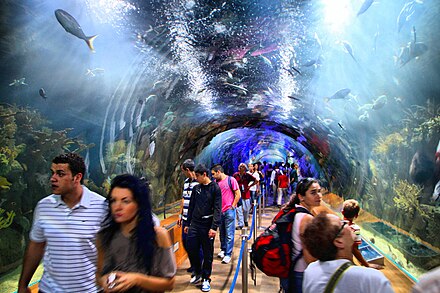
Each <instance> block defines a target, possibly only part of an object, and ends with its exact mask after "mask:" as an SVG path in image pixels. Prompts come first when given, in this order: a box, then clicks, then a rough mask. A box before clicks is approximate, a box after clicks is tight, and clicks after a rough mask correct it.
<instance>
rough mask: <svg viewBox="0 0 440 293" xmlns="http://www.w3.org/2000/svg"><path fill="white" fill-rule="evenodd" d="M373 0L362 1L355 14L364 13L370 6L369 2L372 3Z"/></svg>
mask: <svg viewBox="0 0 440 293" xmlns="http://www.w3.org/2000/svg"><path fill="white" fill-rule="evenodd" d="M373 2H374V0H365V1H364V3H362V6H361V8H360V9H359V11H358V13H357V14H356V16H359V15H361V14H362V13H364V12H365V11H367V10H368V8H370V6H371V4H373Z"/></svg>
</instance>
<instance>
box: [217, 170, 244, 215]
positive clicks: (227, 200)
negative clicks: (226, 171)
mask: <svg viewBox="0 0 440 293" xmlns="http://www.w3.org/2000/svg"><path fill="white" fill-rule="evenodd" d="M228 177H230V176H226V178H225V179H223V180H221V181H218V182H217V184H218V186H219V187H220V190H221V191H222V213H224V212H226V211H227V210H229V209H230V208H231V207H232V203H233V202H234V199H235V193H234V192H233V191H232V190H238V189H239V188H240V187H239V186H238V182H237V180H235V178H234V177H230V178H231V186H232V190H231V187H230V186H229V180H228Z"/></svg>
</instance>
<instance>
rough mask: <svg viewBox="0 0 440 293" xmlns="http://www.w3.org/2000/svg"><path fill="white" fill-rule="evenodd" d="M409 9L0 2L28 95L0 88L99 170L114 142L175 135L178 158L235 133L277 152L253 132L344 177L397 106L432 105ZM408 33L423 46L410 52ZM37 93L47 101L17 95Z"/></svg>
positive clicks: (420, 16)
mask: <svg viewBox="0 0 440 293" xmlns="http://www.w3.org/2000/svg"><path fill="white" fill-rule="evenodd" d="M365 3H369V1H365ZM410 3H411V5H408V6H405V5H403V4H402V3H396V2H392V3H376V2H375V3H374V4H372V5H371V7H370V6H368V7H366V9H365V7H363V6H362V5H363V4H364V1H361V0H358V1H342V0H341V1H272V0H253V1H247V0H241V1H240V0H235V1H193V0H186V1H168V0H166V1H165V0H151V1H134V0H132V1H121V0H108V1H98V0H94V1H92V0H87V1H86V0H84V1H75V2H70V1H59V2H54V1H40V2H38V3H37V1H28V2H26V1H14V2H12V1H6V2H5V3H3V4H2V5H3V6H4V8H5V9H2V11H3V17H2V21H3V23H4V24H7V25H8V27H11V28H13V29H11V30H10V31H8V30H3V32H2V35H3V38H2V40H3V42H2V46H1V50H2V52H3V54H2V55H3V58H2V60H3V61H4V62H3V66H6V67H7V69H8V70H9V74H10V75H11V76H14V77H16V78H19V77H23V76H26V80H27V81H28V83H29V84H30V85H32V87H31V86H27V87H19V90H20V91H19V90H17V89H16V88H15V87H7V88H6V90H5V91H4V92H5V93H6V95H8V96H9V97H10V101H13V102H17V103H22V104H26V105H29V106H34V107H36V108H38V109H40V110H41V111H42V112H43V113H44V114H45V115H47V116H48V117H49V118H50V119H51V120H53V121H54V123H55V124H56V125H58V126H59V127H63V126H64V127H71V126H72V125H71V124H72V123H74V124H75V125H77V126H78V127H76V129H81V130H80V131H78V132H79V133H80V134H84V135H86V136H89V137H93V139H94V142H95V143H96V145H97V146H99V147H97V148H96V149H98V151H97V152H99V157H100V165H101V170H102V172H103V173H104V174H106V172H107V171H108V166H106V165H105V163H104V157H105V152H106V151H108V144H109V143H110V144H114V143H115V141H118V140H121V139H123V140H125V141H127V145H129V146H132V145H137V146H139V145H142V143H144V145H148V146H147V147H148V148H149V149H150V156H152V155H153V153H154V147H155V144H154V143H155V142H156V141H157V140H158V138H159V137H162V138H164V137H172V136H173V135H174V136H179V139H178V142H179V143H181V146H180V147H179V151H178V153H179V159H180V160H181V159H183V158H185V157H187V156H193V155H196V154H198V153H200V152H202V151H203V149H204V148H206V147H208V145H209V143H210V142H211V140H212V139H214V138H215V137H216V136H217V135H218V134H220V133H222V132H224V131H228V130H232V129H242V128H248V129H254V130H255V131H254V133H255V135H253V136H252V135H247V136H244V137H242V139H247V140H252V141H253V144H254V145H258V142H260V141H271V143H268V144H267V148H268V150H270V149H277V148H279V149H278V151H280V148H283V147H286V144H283V143H279V142H278V139H279V137H278V136H276V135H267V136H265V134H264V133H265V131H267V132H268V133H272V132H278V133H280V134H283V135H286V136H288V137H290V138H292V139H293V140H295V141H296V143H297V144H301V145H302V146H304V147H305V148H306V149H308V150H309V151H310V152H311V154H312V156H313V157H314V159H316V161H317V162H319V165H321V167H323V168H325V169H326V170H327V171H326V172H329V170H330V169H332V170H338V172H340V174H339V176H341V177H344V175H347V174H349V173H350V172H351V171H352V170H353V169H356V168H361V169H362V168H364V167H365V166H366V164H367V162H365V161H364V159H365V157H366V155H365V154H366V153H367V152H368V151H369V149H371V148H372V145H373V144H374V143H375V140H374V139H373V137H376V136H378V135H380V134H381V133H383V132H384V131H385V130H387V129H392V128H397V127H398V126H401V125H402V123H401V121H404V119H405V118H407V115H408V113H409V112H411V111H408V109H409V108H410V107H411V105H413V104H417V103H418V104H422V105H426V104H427V103H432V101H433V100H434V101H436V99H437V100H438V92H439V85H438V83H435V82H432V81H435V80H438V78H439V72H438V70H432V69H433V68H434V69H435V68H437V69H438V65H439V56H440V54H438V51H436V50H435V48H434V46H433V44H437V43H438V41H440V40H439V37H438V34H430V32H429V31H428V30H427V29H425V27H428V25H427V24H428V23H429V24H430V26H432V23H433V22H434V23H437V20H436V19H437V18H436V15H438V12H439V9H438V5H434V6H433V8H434V9H431V10H428V9H426V8H425V6H426V5H424V4H423V3H421V2H418V1H411V2H410ZM404 7H406V8H407V9H406V10H405V9H403V8H404ZM6 8H7V9H6ZM60 8H61V9H65V10H66V11H69V13H71V14H72V15H74V16H75V18H76V19H77V21H78V22H79V23H80V24H81V27H82V29H83V30H84V31H85V34H86V35H91V34H98V35H99V36H98V38H97V39H96V40H95V49H96V52H95V53H90V52H89V51H88V49H87V47H86V46H85V44H84V43H83V42H82V41H81V40H78V39H76V38H75V37H73V36H72V35H70V34H67V33H66V32H65V31H64V30H63V28H62V27H61V26H60V25H59V24H58V23H57V22H56V19H55V17H54V15H53V12H54V11H55V10H56V9H60ZM362 9H364V10H362ZM360 12H361V13H360ZM17 15H19V17H15V16H17ZM396 20H397V21H396ZM416 26H417V30H416V28H415V27H416ZM416 31H417V42H418V44H420V43H423V46H422V45H418V48H419V49H420V52H418V53H417V54H418V55H417V56H412V55H411V51H408V50H410V49H411V47H410V45H408V44H411V42H412V41H414V42H416V41H415V40H416ZM422 49H423V50H422ZM422 51H423V52H422ZM408 52H409V53H408ZM405 54H406V55H405ZM408 54H409V55H408ZM415 57H417V58H415ZM13 60H19V61H13ZM14 62H21V64H20V65H21V66H15V63H14ZM415 66H417V68H418V71H417V72H418V74H417V75H414V74H412V73H413V70H414V67H415ZM11 76H8V77H5V78H7V80H11V79H13V78H14V77H11ZM415 85H417V86H415ZM43 86H44V87H45V89H46V91H47V92H48V95H50V96H52V97H57V98H54V99H48V100H47V101H43V102H42V101H41V100H38V99H34V100H25V99H24V98H23V96H24V94H28V95H32V94H33V95H34V96H35V93H36V92H38V88H40V87H43ZM35 88H36V89H35ZM61 97H69V98H61ZM11 103H12V102H11ZM413 112H414V111H413ZM410 114H411V113H410ZM238 133H241V131H238V132H236V134H237V135H238ZM145 141H147V142H145ZM225 143H231V140H227V142H226V141H225ZM236 144H238V142H236ZM294 144H295V143H293V142H292V143H289V146H287V147H291V146H293V145H294ZM220 147H221V146H219V148H220ZM131 155H132V154H131V153H130V152H128V151H127V156H128V157H130V156H131ZM128 161H130V158H128V159H127V166H129V165H130V164H131V163H129V162H128ZM175 163H176V164H178V162H175ZM126 171H132V168H131V167H130V168H129V167H127V170H126ZM332 172H334V171H332Z"/></svg>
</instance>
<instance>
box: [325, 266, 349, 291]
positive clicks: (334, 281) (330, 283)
mask: <svg viewBox="0 0 440 293" xmlns="http://www.w3.org/2000/svg"><path fill="white" fill-rule="evenodd" d="M351 265H352V263H351V262H350V261H348V262H346V263H344V264H342V265H341V266H340V267H339V268H338V269H337V271H336V272H335V273H334V274H333V275H332V277H331V278H330V281H328V283H327V286H326V287H325V290H324V293H332V292H333V290H335V287H336V284H338V282H339V280H340V279H341V277H342V274H343V273H344V272H345V270H347V269H348V268H349V267H350V266H351Z"/></svg>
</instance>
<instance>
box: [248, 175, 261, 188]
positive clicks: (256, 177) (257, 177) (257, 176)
mask: <svg viewBox="0 0 440 293" xmlns="http://www.w3.org/2000/svg"><path fill="white" fill-rule="evenodd" d="M249 174H251V175H252V176H254V178H255V179H257V180H258V181H260V174H258V171H257V172H254V173H250V172H249ZM252 182H253V181H252ZM249 190H250V191H257V184H255V185H254V186H252V187H251V188H249Z"/></svg>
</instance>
